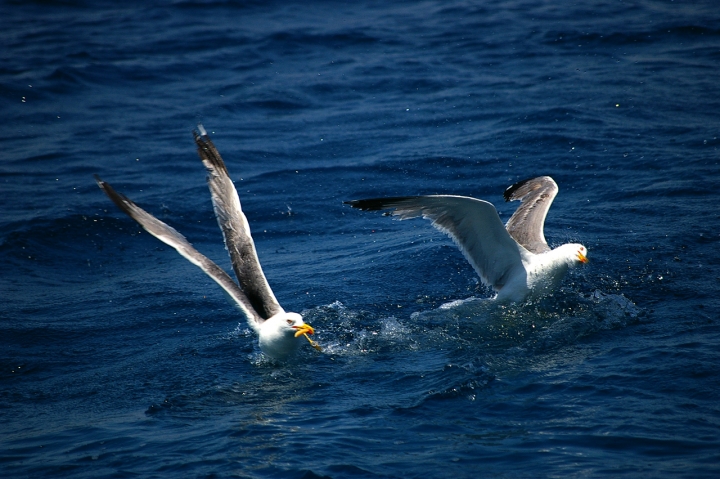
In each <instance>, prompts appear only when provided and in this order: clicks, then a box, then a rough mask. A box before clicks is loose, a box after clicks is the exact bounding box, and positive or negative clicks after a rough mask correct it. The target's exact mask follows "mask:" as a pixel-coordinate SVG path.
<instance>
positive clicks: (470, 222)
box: [346, 195, 529, 291]
mask: <svg viewBox="0 0 720 479" xmlns="http://www.w3.org/2000/svg"><path fill="white" fill-rule="evenodd" d="M346 204H349V205H350V206H352V207H353V208H358V209H361V210H383V209H394V211H393V212H392V214H393V215H395V216H398V217H399V218H400V219H402V220H405V219H411V218H418V217H421V216H422V217H423V218H427V219H429V220H430V221H432V224H433V226H434V227H435V228H437V229H439V230H440V231H442V232H444V233H446V234H447V235H449V236H450V237H451V238H452V239H453V241H455V243H456V244H457V245H458V247H459V248H460V251H462V253H463V255H465V258H467V260H468V261H469V262H470V264H471V265H472V266H473V268H474V269H475V271H476V272H477V274H478V275H479V276H480V278H481V279H482V281H483V283H485V284H486V285H488V286H491V287H492V288H494V289H495V290H496V291H499V290H500V289H502V287H503V286H504V285H505V284H506V283H507V282H508V281H509V280H510V279H511V278H513V277H514V276H515V275H524V274H525V268H524V266H523V262H522V258H523V256H525V255H528V254H529V253H528V252H527V251H525V249H524V248H523V247H522V246H520V245H519V244H518V243H517V242H516V241H515V240H514V239H512V238H511V237H510V235H509V234H508V232H507V231H506V230H505V227H504V226H503V224H502V221H500V217H499V216H498V213H497V210H496V209H495V207H494V206H493V205H492V204H490V203H488V202H487V201H483V200H479V199H476V198H469V197H466V196H449V195H432V196H406V197H397V198H374V199H366V200H354V201H347V202H346Z"/></svg>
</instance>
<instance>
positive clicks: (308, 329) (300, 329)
mask: <svg viewBox="0 0 720 479" xmlns="http://www.w3.org/2000/svg"><path fill="white" fill-rule="evenodd" d="M293 329H295V330H296V331H297V332H296V333H295V337H296V338H297V337H300V336H302V335H303V334H315V330H314V329H313V327H312V326H310V325H309V324H303V325H301V326H293Z"/></svg>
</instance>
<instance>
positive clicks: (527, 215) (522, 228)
mask: <svg viewBox="0 0 720 479" xmlns="http://www.w3.org/2000/svg"><path fill="white" fill-rule="evenodd" d="M557 192H558V186H557V184H556V183H555V181H553V179H552V178H550V177H549V176H539V177H537V178H531V179H528V180H524V181H520V182H518V183H515V184H514V185H512V186H510V187H509V188H508V189H506V190H505V193H504V195H503V196H504V197H505V201H514V200H520V202H521V203H520V206H519V207H518V209H517V210H516V211H515V213H514V214H513V215H512V216H511V217H510V220H508V222H507V224H506V225H505V228H506V229H507V231H508V233H510V236H512V237H513V238H514V239H515V241H517V242H518V243H520V244H521V245H523V246H524V247H525V248H526V249H527V250H528V251H531V252H533V253H535V254H540V253H544V252H546V251H550V247H549V246H548V244H547V241H545V234H544V225H545V217H546V216H547V212H548V210H549V209H550V205H551V204H552V202H553V200H554V199H555V195H557Z"/></svg>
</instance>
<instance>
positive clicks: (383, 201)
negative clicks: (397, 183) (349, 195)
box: [343, 196, 417, 211]
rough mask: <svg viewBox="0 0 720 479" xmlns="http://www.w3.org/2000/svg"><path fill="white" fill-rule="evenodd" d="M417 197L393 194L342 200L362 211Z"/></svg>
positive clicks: (391, 206)
mask: <svg viewBox="0 0 720 479" xmlns="http://www.w3.org/2000/svg"><path fill="white" fill-rule="evenodd" d="M413 198H417V197H416V196H395V197H391V198H367V199H363V200H350V201H343V204H346V205H350V206H351V207H353V208H357V209H359V210H362V211H380V210H387V209H390V208H395V207H396V206H398V204H399V203H401V202H403V201H405V200H411V199H413Z"/></svg>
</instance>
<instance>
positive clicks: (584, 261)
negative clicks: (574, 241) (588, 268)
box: [578, 252, 588, 263]
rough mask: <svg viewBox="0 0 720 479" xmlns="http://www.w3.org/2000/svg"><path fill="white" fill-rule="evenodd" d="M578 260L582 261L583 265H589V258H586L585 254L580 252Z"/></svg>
mask: <svg viewBox="0 0 720 479" xmlns="http://www.w3.org/2000/svg"><path fill="white" fill-rule="evenodd" d="M578 260H580V262H581V263H587V262H588V259H587V256H585V255H584V254H582V253H580V252H578Z"/></svg>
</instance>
